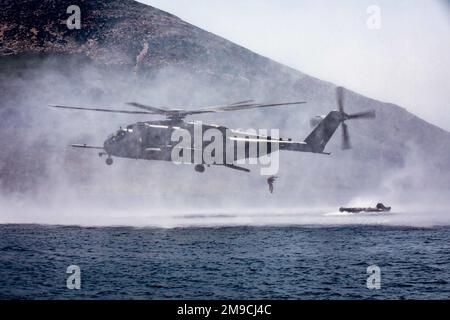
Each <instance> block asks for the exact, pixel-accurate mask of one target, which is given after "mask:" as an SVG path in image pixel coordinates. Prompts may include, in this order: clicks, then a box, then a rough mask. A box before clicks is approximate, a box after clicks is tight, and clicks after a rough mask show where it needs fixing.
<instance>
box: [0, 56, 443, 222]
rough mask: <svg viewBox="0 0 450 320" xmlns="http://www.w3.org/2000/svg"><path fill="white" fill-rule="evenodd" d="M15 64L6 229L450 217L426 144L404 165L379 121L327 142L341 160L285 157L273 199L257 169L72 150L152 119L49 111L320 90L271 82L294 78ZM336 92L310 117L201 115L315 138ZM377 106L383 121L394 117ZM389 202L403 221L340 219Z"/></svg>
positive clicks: (408, 149)
mask: <svg viewBox="0 0 450 320" xmlns="http://www.w3.org/2000/svg"><path fill="white" fill-rule="evenodd" d="M17 59H19V60H17ZM3 62H4V63H5V62H6V64H7V65H14V63H17V65H19V67H17V69H13V70H12V71H11V70H10V72H9V73H8V74H5V75H6V76H7V77H8V81H7V82H2V87H3V91H4V92H6V94H5V96H4V98H5V99H4V102H3V107H2V109H1V111H2V113H1V116H2V119H3V120H5V121H3V125H2V127H1V129H2V130H1V131H2V135H3V137H7V139H2V142H1V144H2V146H1V147H2V150H7V152H2V154H1V164H2V167H1V170H0V172H1V182H2V184H1V186H2V194H1V197H0V211H1V215H0V222H2V223H41V224H62V225H67V224H70V225H73V224H75V225H88V226H91V225H92V226H99V225H100V226H110V225H124V226H135V227H169V228H171V227H189V226H228V225H292V224H300V225H317V224H319V225H322V224H328V225H335V224H337V225H340V224H387V225H413V226H432V225H440V224H447V223H448V222H449V221H448V219H449V215H448V211H446V210H447V209H446V208H448V200H447V199H445V194H446V191H443V190H442V188H447V187H448V186H446V185H445V181H447V180H446V179H445V177H443V176H442V171H440V170H436V169H435V168H429V167H428V165H429V162H425V161H424V160H423V154H422V150H420V149H418V147H417V145H416V142H414V141H410V145H409V146H405V147H404V149H403V148H402V149H401V150H400V151H401V153H402V156H403V157H402V161H400V162H399V161H398V159H395V157H392V156H391V155H389V152H387V153H386V154H385V155H384V154H382V153H380V152H379V148H380V146H383V148H384V149H385V150H389V149H390V148H391V146H390V145H389V144H391V143H390V142H389V144H386V143H385V142H383V141H381V142H380V141H377V138H379V137H376V136H375V137H370V136H369V137H366V135H370V130H372V129H374V128H375V129H376V128H377V127H378V125H379V123H378V124H377V123H374V124H367V123H366V124H360V123H358V124H355V126H353V124H352V125H351V127H352V129H353V132H352V133H353V135H354V140H353V141H354V145H355V150H353V151H350V152H348V153H345V152H343V151H341V150H340V148H339V147H340V141H339V138H338V137H339V134H338V133H337V134H336V136H335V137H333V139H332V141H331V143H330V145H329V146H328V147H327V149H329V151H331V152H333V155H332V156H324V155H314V154H303V153H287V152H281V154H280V161H281V162H280V172H279V174H278V176H279V177H280V178H279V180H278V181H277V183H276V186H275V193H274V194H273V195H271V194H269V193H268V190H267V183H266V178H267V177H264V176H261V175H260V174H259V172H260V171H259V168H252V167H251V166H250V167H249V168H250V169H251V170H252V172H251V173H249V174H246V173H242V172H239V171H235V170H231V169H228V168H222V167H214V168H213V167H211V168H207V170H206V172H205V173H203V174H199V173H196V172H195V171H194V169H193V166H189V165H181V166H176V165H174V164H173V163H170V162H157V161H143V160H132V159H118V158H116V159H115V162H114V165H113V166H106V165H105V163H104V159H101V158H99V157H98V155H97V153H96V152H95V151H91V150H79V149H73V148H70V147H68V145H69V144H71V143H86V144H88V145H94V146H102V145H103V141H104V139H105V138H106V137H107V136H108V135H109V134H111V133H113V132H114V131H116V130H117V129H118V128H119V127H120V126H126V125H127V124H131V123H134V122H137V121H142V120H143V119H142V117H138V116H133V115H114V114H102V113H95V112H83V111H66V110H55V109H51V108H48V107H47V106H48V105H50V104H62V105H71V106H92V107H105V106H107V107H111V108H122V109H123V108H124V103H125V102H129V101H136V102H141V103H148V104H151V105H164V106H173V107H185V106H191V107H192V106H205V105H206V106H207V105H217V104H222V103H230V102H234V101H239V100H243V99H246V98H249V97H250V98H254V99H256V100H258V101H267V100H274V99H275V100H276V99H280V98H285V99H288V100H289V99H298V98H300V97H302V96H303V97H304V96H308V95H311V93H307V92H308V91H305V92H304V93H302V94H299V93H298V92H295V91H294V92H291V93H290V94H289V95H288V96H287V97H283V96H282V95H283V94H285V92H284V91H283V90H281V89H278V91H274V90H272V91H271V92H270V93H268V90H267V84H268V83H269V84H273V83H283V82H285V79H282V78H283V77H285V76H286V74H285V73H279V74H274V75H272V76H271V77H270V78H269V79H267V80H264V81H261V82H259V83H256V85H255V84H254V83H252V86H251V87H252V89H251V91H249V90H248V88H246V87H244V88H242V87H241V84H239V83H238V84H235V85H229V84H228V83H226V82H224V80H223V79H216V80H213V79H211V78H210V77H205V76H204V75H196V74H193V73H192V72H191V71H190V70H186V69H183V68H174V67H167V68H164V69H161V70H158V71H157V72H153V73H149V74H141V75H136V74H135V73H134V71H133V70H132V69H131V68H130V70H120V69H115V68H112V67H111V68H103V67H102V66H99V65H96V64H95V63H92V62H90V61H89V60H86V59H84V58H67V57H39V58H36V57H31V58H30V57H27V56H24V57H20V58H11V60H10V61H6V60H3ZM13 62H14V63H13ZM18 62H20V63H18ZM30 65H32V67H29V66H30ZM23 66H25V67H23ZM266 81H267V82H266ZM292 81H294V83H295V80H292ZM324 90H325V92H326V94H324V95H323V98H321V99H308V100H310V101H311V102H310V103H309V105H308V106H307V107H304V108H303V107H302V109H301V110H300V109H299V108H295V107H294V109H286V108H285V109H280V110H271V111H242V112H236V113H229V114H220V117H217V116H215V115H214V116H210V115H209V116H208V115H205V116H197V117H195V120H202V121H204V122H212V123H220V124H224V125H227V126H229V127H231V128H242V129H249V128H255V129H258V128H265V129H271V128H279V129H280V133H281V134H282V136H285V137H292V138H296V139H303V138H304V137H306V135H307V134H308V133H309V132H310V130H311V128H310V127H309V125H308V123H309V119H310V117H312V116H315V115H316V114H322V113H324V112H326V111H328V110H329V109H330V106H332V105H333V104H334V101H333V100H334V88H333V87H330V88H327V89H324ZM249 92H250V93H249ZM316 94H317V92H315V93H314V95H316ZM348 95H349V98H348V99H347V100H348V104H349V107H352V104H353V103H352V99H356V100H358V99H360V98H359V96H353V95H351V94H350V93H348ZM350 97H352V98H351V99H350ZM353 107H354V106H353ZM358 108H359V107H358ZM391 108H392V107H391ZM377 111H379V112H380V113H381V118H383V113H384V112H386V111H385V110H383V109H379V110H377ZM388 112H390V111H388ZM269 115H270V116H269ZM152 119H154V118H152ZM149 120H150V119H149ZM368 129H370V130H369V132H367V130H368ZM373 139H375V140H373ZM383 143H384V144H383ZM394 146H395V144H394ZM395 147H397V146H395ZM397 151H398V150H397ZM367 153H368V154H367ZM427 161H429V159H427ZM380 177H382V178H381V179H380ZM380 201H383V202H386V203H387V204H388V205H392V206H394V208H395V210H394V214H393V215H392V216H385V217H376V216H369V217H358V216H345V215H339V214H338V207H339V206H343V205H347V204H348V205H353V204H355V205H356V204H361V205H362V204H364V205H367V204H372V205H374V204H375V203H376V202H380ZM405 203H407V205H405ZM412 212H415V213H414V214H413V215H412ZM430 212H433V213H430ZM413 217H414V218H413Z"/></svg>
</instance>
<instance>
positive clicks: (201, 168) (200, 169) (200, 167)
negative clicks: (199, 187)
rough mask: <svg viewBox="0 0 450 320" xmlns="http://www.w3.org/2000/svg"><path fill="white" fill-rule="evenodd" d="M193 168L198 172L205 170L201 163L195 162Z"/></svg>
mask: <svg viewBox="0 0 450 320" xmlns="http://www.w3.org/2000/svg"><path fill="white" fill-rule="evenodd" d="M194 169H195V171H197V172H200V173H203V172H205V166H204V165H202V164H197V165H196V166H195V168H194Z"/></svg>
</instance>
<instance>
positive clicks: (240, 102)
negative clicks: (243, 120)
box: [230, 100, 255, 106]
mask: <svg viewBox="0 0 450 320" xmlns="http://www.w3.org/2000/svg"><path fill="white" fill-rule="evenodd" d="M250 102H255V100H244V101H239V102H235V103H232V104H230V106H235V105H239V104H244V103H250Z"/></svg>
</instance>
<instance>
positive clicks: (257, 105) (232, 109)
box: [183, 101, 306, 115]
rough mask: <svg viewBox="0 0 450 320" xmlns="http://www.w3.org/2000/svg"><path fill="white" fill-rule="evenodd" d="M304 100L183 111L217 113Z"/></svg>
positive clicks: (302, 102) (185, 112) (294, 103)
mask: <svg viewBox="0 0 450 320" xmlns="http://www.w3.org/2000/svg"><path fill="white" fill-rule="evenodd" d="M304 103H306V102H305V101H298V102H281V103H267V104H256V103H252V104H241V105H228V106H222V107H211V108H204V109H197V110H187V111H184V112H183V113H184V114H186V115H191V114H200V113H217V112H226V111H237V110H248V109H257V108H269V107H281V106H291V105H297V104H304Z"/></svg>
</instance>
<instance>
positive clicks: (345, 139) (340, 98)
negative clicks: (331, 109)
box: [336, 87, 376, 150]
mask: <svg viewBox="0 0 450 320" xmlns="http://www.w3.org/2000/svg"><path fill="white" fill-rule="evenodd" d="M336 101H337V106H338V110H339V113H340V115H341V124H342V150H349V149H351V148H352V144H351V141H350V133H349V129H348V125H347V124H346V123H345V121H347V120H354V119H374V118H375V117H376V114H375V111H374V110H370V111H364V112H358V113H353V114H347V113H345V111H344V102H345V101H344V88H342V87H338V88H337V89H336Z"/></svg>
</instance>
